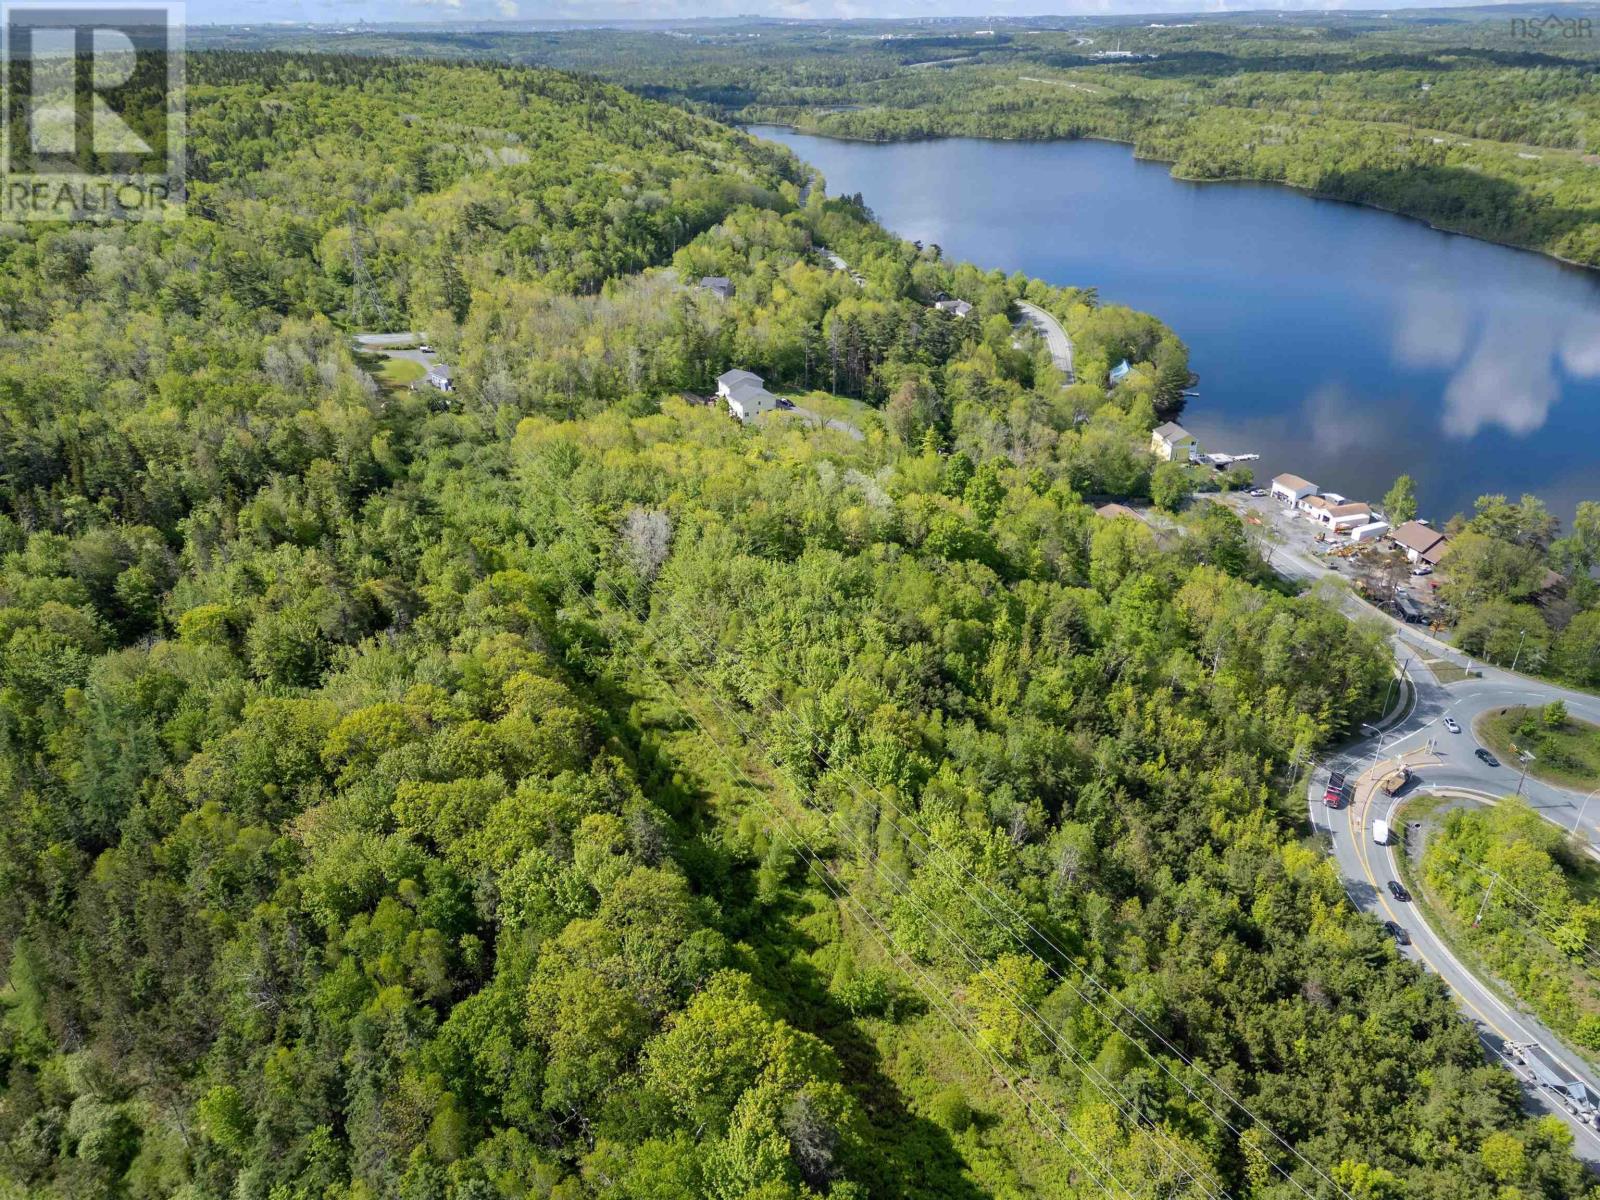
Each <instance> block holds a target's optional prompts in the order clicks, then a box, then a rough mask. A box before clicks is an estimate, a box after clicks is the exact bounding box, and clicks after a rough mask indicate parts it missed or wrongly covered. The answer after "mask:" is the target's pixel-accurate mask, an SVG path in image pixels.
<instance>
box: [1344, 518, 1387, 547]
mask: <svg viewBox="0 0 1600 1200" xmlns="http://www.w3.org/2000/svg"><path fill="white" fill-rule="evenodd" d="M1388 532H1389V522H1387V521H1369V522H1367V524H1365V525H1357V526H1356V527H1355V528H1354V529H1352V530H1351V531H1350V540H1351V541H1352V542H1372V541H1376V540H1377V539H1378V538H1381V537H1382V536H1383V535H1384V534H1386V533H1388Z"/></svg>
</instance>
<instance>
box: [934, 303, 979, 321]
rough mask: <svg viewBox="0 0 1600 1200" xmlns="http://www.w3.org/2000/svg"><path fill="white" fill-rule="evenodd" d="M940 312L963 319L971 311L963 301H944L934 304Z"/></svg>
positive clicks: (970, 306) (970, 307)
mask: <svg viewBox="0 0 1600 1200" xmlns="http://www.w3.org/2000/svg"><path fill="white" fill-rule="evenodd" d="M934 307H935V308H937V309H938V310H939V311H940V312H943V313H949V314H950V315H951V316H956V317H964V316H966V315H967V314H968V313H970V312H971V311H972V305H970V304H968V303H967V302H966V301H965V300H953V299H945V300H940V301H937V302H936V303H935V304H934Z"/></svg>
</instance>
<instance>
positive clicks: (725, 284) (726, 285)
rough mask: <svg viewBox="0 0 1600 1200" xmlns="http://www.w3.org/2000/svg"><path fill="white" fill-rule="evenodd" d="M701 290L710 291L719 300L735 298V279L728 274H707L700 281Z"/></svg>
mask: <svg viewBox="0 0 1600 1200" xmlns="http://www.w3.org/2000/svg"><path fill="white" fill-rule="evenodd" d="M700 290H701V291H703V292H710V293H711V294H712V295H713V296H715V297H716V298H717V299H718V300H730V299H732V298H733V281H732V280H731V279H729V278H728V277H727V276H726V275H707V276H706V277H705V278H704V279H702V280H701V281H700Z"/></svg>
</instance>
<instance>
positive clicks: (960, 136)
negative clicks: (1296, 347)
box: [732, 121, 1600, 277]
mask: <svg viewBox="0 0 1600 1200" xmlns="http://www.w3.org/2000/svg"><path fill="white" fill-rule="evenodd" d="M732 124H733V125H734V127H735V128H737V129H739V130H742V131H743V132H745V133H747V134H750V136H751V137H757V136H759V135H757V134H753V133H750V129H751V128H752V126H762V125H765V126H769V127H771V128H774V129H790V130H793V131H794V132H795V133H799V134H804V135H805V136H806V137H816V138H827V139H828V140H829V141H833V142H848V143H851V144H853V145H858V146H898V145H909V144H912V143H916V142H943V141H956V140H967V141H974V142H1003V143H1007V144H1009V145H1033V146H1049V145H1055V144H1063V143H1072V142H1103V143H1105V144H1106V145H1110V146H1127V147H1128V149H1129V151H1130V153H1131V154H1132V155H1133V159H1134V161H1135V162H1144V163H1161V164H1164V165H1166V166H1167V167H1169V168H1171V169H1169V170H1168V171H1167V175H1168V176H1169V177H1170V178H1172V179H1175V180H1177V181H1178V182H1180V183H1192V184H1208V183H1223V184H1233V185H1235V186H1239V185H1249V186H1253V187H1270V188H1283V189H1285V190H1287V191H1290V192H1294V193H1295V194H1296V195H1300V196H1306V197H1308V198H1310V199H1312V200H1327V201H1329V202H1331V203H1334V204H1349V205H1352V206H1353V207H1355V208H1370V209H1372V210H1373V211H1374V212H1382V213H1388V214H1389V215H1390V216H1394V217H1403V218H1404V219H1405V220H1407V221H1415V222H1416V223H1417V224H1419V225H1421V226H1423V227H1424V228H1427V229H1431V230H1433V231H1434V232H1435V233H1448V234H1452V235H1454V236H1455V237H1464V238H1471V239H1472V240H1473V241H1475V242H1482V243H1484V244H1485V245H1488V246H1502V247H1504V248H1505V249H1507V250H1519V251H1521V252H1522V253H1524V254H1536V255H1538V256H1539V257H1540V258H1546V259H1549V260H1550V261H1551V262H1556V263H1560V264H1561V265H1562V266H1564V267H1571V268H1573V269H1574V270H1578V271H1582V272H1583V273H1584V274H1585V275H1589V276H1592V277H1600V267H1597V266H1591V265H1590V264H1589V263H1583V262H1579V261H1578V260H1577V259H1575V258H1567V257H1565V256H1564V255H1560V254H1556V253H1554V252H1552V251H1549V250H1541V249H1540V248H1539V247H1537V246H1525V245H1523V244H1521V243H1520V242H1503V241H1500V240H1499V239H1497V238H1491V237H1484V236H1483V235H1482V234H1478V233H1473V232H1471V231H1470V230H1466V229H1454V228H1452V227H1450V226H1449V225H1438V224H1435V223H1434V222H1433V221H1431V220H1429V219H1428V218H1427V217H1419V216H1418V215H1416V214H1415V213H1409V212H1406V211H1405V210H1404V209H1400V208H1393V207H1391V206H1389V205H1387V204H1379V203H1377V202H1376V201H1373V200H1352V199H1350V198H1349V197H1348V196H1335V195H1332V194H1330V193H1328V192H1319V191H1317V190H1316V189H1314V188H1308V187H1302V186H1301V185H1300V184H1298V183H1290V182H1288V181H1287V180H1283V179H1262V178H1259V177H1258V176H1254V175H1204V176H1202V175H1185V174H1184V173H1183V172H1181V171H1179V170H1177V165H1178V164H1177V161H1176V160H1175V159H1170V158H1161V157H1158V156H1156V155H1146V154H1140V153H1139V147H1138V144H1137V143H1135V142H1131V141H1128V140H1127V139H1125V138H1114V137H1107V136H1106V135H1104V134H1099V133H1086V134H1083V135H1081V136H1079V137H1049V138H1014V137H984V136H981V135H979V134H972V133H930V134H925V135H918V136H915V137H897V138H867V137H851V136H849V135H847V134H837V133H825V132H823V131H822V130H820V129H808V128H806V127H805V126H804V125H796V124H794V123H793V122H791V121H753V122H743V121H735V122H732Z"/></svg>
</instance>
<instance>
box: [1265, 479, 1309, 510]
mask: <svg viewBox="0 0 1600 1200" xmlns="http://www.w3.org/2000/svg"><path fill="white" fill-rule="evenodd" d="M1270 490H1271V492H1272V495H1273V496H1274V497H1275V498H1277V499H1279V500H1287V501H1289V502H1290V503H1291V504H1293V503H1294V502H1295V501H1297V500H1304V499H1305V498H1306V497H1307V496H1315V495H1316V494H1317V485H1316V484H1314V483H1312V482H1311V481H1310V480H1309V479H1301V478H1300V476H1298V475H1290V474H1288V473H1287V472H1285V473H1284V474H1282V475H1279V476H1278V477H1277V478H1276V479H1274V480H1273V481H1272V487H1271V489H1270Z"/></svg>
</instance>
